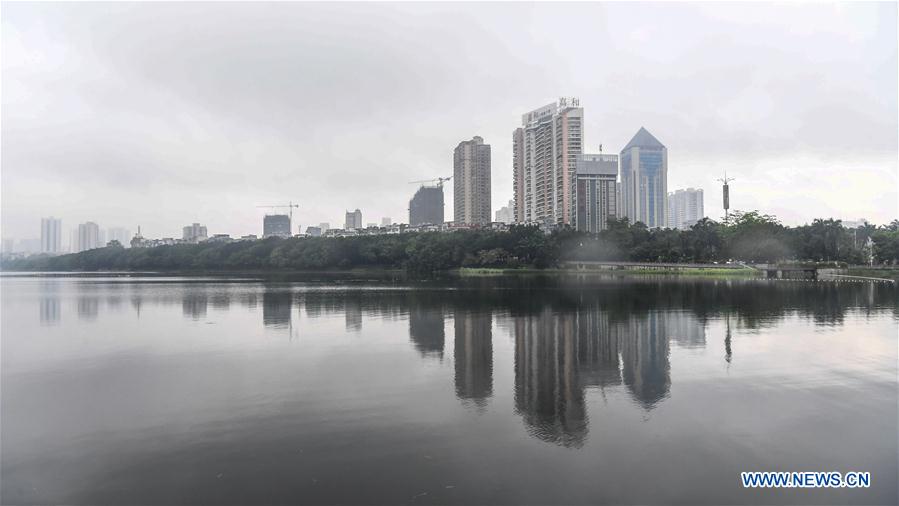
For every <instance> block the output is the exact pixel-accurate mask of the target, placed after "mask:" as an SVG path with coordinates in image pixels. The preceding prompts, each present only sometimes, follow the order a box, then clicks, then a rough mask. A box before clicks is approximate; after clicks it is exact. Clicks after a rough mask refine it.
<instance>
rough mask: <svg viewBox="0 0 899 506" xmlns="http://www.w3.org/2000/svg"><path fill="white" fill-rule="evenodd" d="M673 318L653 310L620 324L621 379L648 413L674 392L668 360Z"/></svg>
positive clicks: (668, 314)
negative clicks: (672, 390) (671, 390)
mask: <svg viewBox="0 0 899 506" xmlns="http://www.w3.org/2000/svg"><path fill="white" fill-rule="evenodd" d="M671 316H672V315H671V314H670V313H661V312H657V311H653V312H650V313H649V314H647V315H646V316H644V317H633V318H629V319H628V321H627V322H625V323H623V324H621V325H619V332H620V336H621V363H622V368H621V376H622V379H623V380H624V384H625V385H627V388H628V390H630V392H631V393H632V394H633V396H634V399H636V400H637V401H638V402H639V403H640V404H641V405H642V406H643V408H645V409H647V410H650V409H652V408H654V407H655V406H656V404H658V403H659V401H661V400H662V399H665V398H666V397H668V392H669V390H670V389H671V364H670V362H669V360H668V352H669V347H668V343H669V335H670V325H669V323H670V318H671Z"/></svg>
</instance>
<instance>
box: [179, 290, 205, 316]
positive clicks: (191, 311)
mask: <svg viewBox="0 0 899 506" xmlns="http://www.w3.org/2000/svg"><path fill="white" fill-rule="evenodd" d="M208 305H209V297H207V295H206V293H205V292H188V293H185V294H184V296H183V297H182V298H181V313H182V314H183V315H184V317H185V318H190V319H192V320H200V319H203V318H206V310H207V307H208Z"/></svg>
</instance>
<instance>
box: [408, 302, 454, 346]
mask: <svg viewBox="0 0 899 506" xmlns="http://www.w3.org/2000/svg"><path fill="white" fill-rule="evenodd" d="M409 338H410V339H411V340H412V344H413V345H414V346H415V349H417V350H418V352H419V353H421V354H422V356H436V357H438V358H442V357H443V343H444V341H445V339H446V331H445V329H444V322H443V309H424V308H422V307H411V308H410V309H409Z"/></svg>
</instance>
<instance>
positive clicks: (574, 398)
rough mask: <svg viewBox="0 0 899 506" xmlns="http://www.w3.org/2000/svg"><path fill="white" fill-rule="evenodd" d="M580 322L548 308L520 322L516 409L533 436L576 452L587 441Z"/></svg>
mask: <svg viewBox="0 0 899 506" xmlns="http://www.w3.org/2000/svg"><path fill="white" fill-rule="evenodd" d="M576 320H577V317H576V314H572V313H562V314H559V313H554V312H552V311H550V310H548V309H546V310H543V311H541V312H540V313H539V314H537V315H533V316H522V317H519V318H517V319H516V322H515V409H516V411H517V412H518V414H519V415H521V417H522V418H523V419H524V422H525V425H526V427H527V430H528V433H530V434H531V435H533V436H534V437H537V438H539V439H542V440H544V441H549V442H553V443H557V444H560V445H563V446H573V447H579V446H581V445H582V444H583V442H584V439H585V438H586V436H587V411H586V408H585V406H584V389H583V386H582V384H581V378H580V371H579V368H580V364H579V361H578V342H577V341H578V337H579V335H578V333H577V332H576Z"/></svg>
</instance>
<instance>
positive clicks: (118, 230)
mask: <svg viewBox="0 0 899 506" xmlns="http://www.w3.org/2000/svg"><path fill="white" fill-rule="evenodd" d="M106 240H107V241H119V244H121V245H122V246H124V247H126V248H127V247H128V246H130V244H131V231H130V230H128V229H125V228H122V227H110V228H108V229H106Z"/></svg>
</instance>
